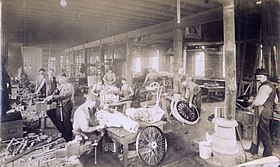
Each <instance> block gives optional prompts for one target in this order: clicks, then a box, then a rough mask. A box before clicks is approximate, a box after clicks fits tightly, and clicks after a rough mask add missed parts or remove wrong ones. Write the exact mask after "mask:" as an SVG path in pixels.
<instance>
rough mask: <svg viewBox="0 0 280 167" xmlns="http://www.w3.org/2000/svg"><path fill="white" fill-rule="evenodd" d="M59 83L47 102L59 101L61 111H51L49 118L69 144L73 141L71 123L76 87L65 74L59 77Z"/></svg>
mask: <svg viewBox="0 0 280 167" xmlns="http://www.w3.org/2000/svg"><path fill="white" fill-rule="evenodd" d="M57 80H58V83H59V84H60V85H59V86H58V87H57V90H55V91H54V94H53V95H50V96H48V97H46V98H45V101H51V100H54V101H57V102H58V103H60V104H61V105H60V108H59V110H60V111H57V110H56V109H55V110H50V111H48V113H47V114H48V116H49V117H50V119H51V120H52V121H53V123H54V124H55V126H56V127H57V129H58V130H59V131H60V133H62V136H63V137H64V139H65V140H66V141H67V142H68V141H71V140H72V136H73V134H72V123H71V111H72V109H73V105H74V87H73V85H72V84H70V83H69V82H68V79H67V77H66V74H65V73H62V74H59V75H58V76H57Z"/></svg>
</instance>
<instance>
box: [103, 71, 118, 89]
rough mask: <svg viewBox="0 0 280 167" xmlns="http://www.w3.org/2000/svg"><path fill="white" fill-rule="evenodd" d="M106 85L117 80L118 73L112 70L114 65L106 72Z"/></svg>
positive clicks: (104, 79) (104, 78)
mask: <svg viewBox="0 0 280 167" xmlns="http://www.w3.org/2000/svg"><path fill="white" fill-rule="evenodd" d="M103 81H104V84H105V85H112V84H113V83H114V82H115V81H116V75H115V73H114V72H113V70H112V67H109V68H108V72H106V73H105V75H104V77H103Z"/></svg>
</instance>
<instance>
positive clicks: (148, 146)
mask: <svg viewBox="0 0 280 167" xmlns="http://www.w3.org/2000/svg"><path fill="white" fill-rule="evenodd" d="M136 151H137V154H138V157H139V158H140V159H141V160H142V161H143V162H144V163H145V164H147V165H157V164H159V163H161V162H162V161H163V159H164V157H165V153H166V151H167V140H166V138H165V136H164V133H163V132H162V130H161V129H160V128H158V127H157V126H154V125H151V126H147V127H145V128H144V129H142V130H141V131H140V132H139V133H138V135H137V138H136Z"/></svg>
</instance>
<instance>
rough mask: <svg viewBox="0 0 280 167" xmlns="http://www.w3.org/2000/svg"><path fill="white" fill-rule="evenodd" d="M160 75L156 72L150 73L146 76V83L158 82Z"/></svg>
mask: <svg viewBox="0 0 280 167" xmlns="http://www.w3.org/2000/svg"><path fill="white" fill-rule="evenodd" d="M157 77H158V74H157V73H156V72H149V73H148V74H147V75H146V78H145V81H144V83H148V84H151V83H152V82H156V80H157Z"/></svg>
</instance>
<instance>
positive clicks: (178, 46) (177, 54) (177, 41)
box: [173, 29, 183, 92]
mask: <svg viewBox="0 0 280 167" xmlns="http://www.w3.org/2000/svg"><path fill="white" fill-rule="evenodd" d="M182 36H183V32H182V29H174V30H173V51H174V68H173V70H174V71H173V73H174V81H173V85H174V92H179V82H180V79H181V78H180V77H179V75H177V74H179V69H182V66H183V37H182ZM181 71H182V70H181Z"/></svg>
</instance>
